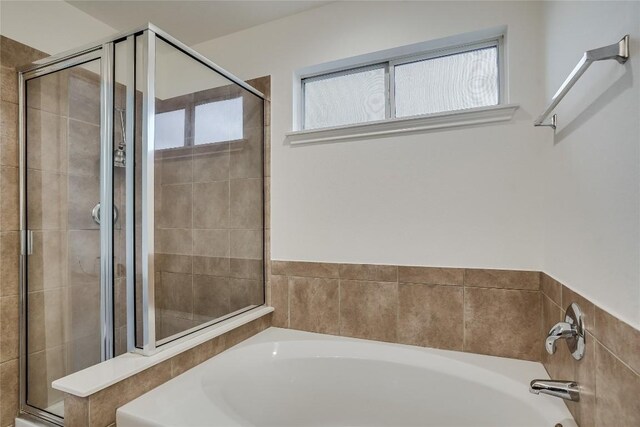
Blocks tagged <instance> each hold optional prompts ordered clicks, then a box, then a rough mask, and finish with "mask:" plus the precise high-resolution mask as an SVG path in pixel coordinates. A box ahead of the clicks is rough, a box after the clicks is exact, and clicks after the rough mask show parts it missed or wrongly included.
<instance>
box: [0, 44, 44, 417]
mask: <svg viewBox="0 0 640 427" xmlns="http://www.w3.org/2000/svg"><path fill="white" fill-rule="evenodd" d="M45 56H47V55H46V54H44V53H43V52H39V51H37V50H35V49H32V48H30V47H28V46H25V45H23V44H21V43H18V42H15V41H14V40H11V39H8V38H6V37H3V36H0V67H1V71H2V74H1V76H0V99H1V102H2V106H1V110H0V114H1V120H0V128H1V142H0V271H1V273H0V426H1V427H6V426H9V425H12V424H13V421H14V417H15V416H16V414H17V413H18V407H19V395H18V386H19V384H18V383H19V362H18V353H19V342H18V326H19V325H18V322H19V315H18V313H19V301H18V289H19V277H18V276H19V254H20V239H19V235H18V230H19V227H20V224H19V203H18V196H19V193H18V189H19V184H18V80H17V72H16V67H18V66H21V65H24V64H27V63H30V62H33V61H35V60H37V59H40V58H43V57H45Z"/></svg>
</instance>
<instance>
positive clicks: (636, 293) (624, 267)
mask: <svg viewBox="0 0 640 427" xmlns="http://www.w3.org/2000/svg"><path fill="white" fill-rule="evenodd" d="M544 34H545V39H544V41H545V43H544V45H545V51H546V73H545V75H546V84H545V92H546V96H547V97H550V96H551V95H552V94H553V93H554V92H555V90H556V89H557V88H558V87H559V85H560V84H561V83H562V81H563V80H564V78H565V77H566V76H567V75H568V74H569V72H570V71H571V69H572V68H573V67H574V66H575V64H576V63H577V62H578V59H579V58H580V55H581V53H582V52H584V51H585V50H589V49H593V48H597V47H600V46H604V45H608V44H611V43H613V42H617V41H618V40H619V39H620V38H621V37H622V36H623V35H624V34H630V35H631V59H630V60H629V61H628V62H627V64H625V65H624V66H621V65H619V64H618V63H616V62H614V61H607V62H601V63H596V64H593V65H592V66H591V68H590V69H589V70H588V71H587V72H586V73H585V74H584V75H583V76H582V78H581V79H580V81H579V82H578V83H577V84H576V86H574V88H573V89H572V90H571V92H570V93H569V94H568V95H567V97H566V98H565V99H564V100H563V101H562V102H561V104H560V106H559V108H558V109H557V113H558V119H559V127H558V129H557V132H556V134H555V137H554V136H553V133H552V131H550V130H546V131H543V132H544V133H545V134H547V138H548V140H547V142H545V144H544V145H545V147H546V150H547V151H546V153H545V157H544V166H545V183H546V184H545V185H546V188H547V191H546V194H547V196H546V199H545V202H544V206H545V209H544V214H545V250H544V253H545V259H544V271H545V272H547V273H548V274H550V275H552V276H554V277H555V278H556V279H558V280H560V281H562V282H563V283H565V284H566V285H567V286H569V287H571V288H573V289H574V290H576V291H578V292H579V293H581V294H583V295H584V296H586V297H588V298H589V299H591V300H592V301H594V302H596V303H597V304H598V305H600V306H602V307H603V308H605V309H607V310H608V311H610V312H611V313H613V314H616V315H617V316H618V317H620V318H622V319H623V320H626V321H627V322H628V323H631V324H632V325H634V326H636V327H640V186H639V185H640V162H639V160H640V150H639V143H640V3H639V2H594V3H591V2H583V3H575V2H552V3H548V4H547V5H546V8H545V32H544ZM552 140H553V141H552Z"/></svg>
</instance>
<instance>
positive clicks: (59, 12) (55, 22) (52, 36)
mask: <svg viewBox="0 0 640 427" xmlns="http://www.w3.org/2000/svg"><path fill="white" fill-rule="evenodd" d="M116 32H117V31H116V30H115V29H113V28H111V27H110V26H108V25H106V24H105V23H103V22H101V21H98V20H97V19H95V18H94V17H92V16H90V15H87V14H86V13H84V12H82V11H80V10H79V9H76V8H75V7H73V6H71V5H70V4H68V3H66V2H64V1H62V0H48V1H27V0H21V1H5V0H3V1H1V2H0V34H2V35H3V36H6V37H9V38H11V39H14V40H16V41H19V42H20V43H24V44H26V45H28V46H31V47H33V48H36V49H38V50H41V51H43V52H46V53H48V54H51V55H55V54H57V53H60V52H64V51H66V50H69V49H74V48H76V47H80V46H82V45H85V44H88V43H91V42H93V41H95V40H98V39H101V38H103V37H108V36H110V35H112V34H115V33H116Z"/></svg>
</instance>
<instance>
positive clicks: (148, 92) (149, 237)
mask: <svg viewBox="0 0 640 427" xmlns="http://www.w3.org/2000/svg"><path fill="white" fill-rule="evenodd" d="M137 37H141V40H142V51H141V52H138V53H139V54H140V55H141V57H142V65H141V67H142V70H140V71H141V72H140V73H139V74H138V75H140V76H142V84H141V86H143V88H142V90H143V96H142V159H141V165H142V174H143V175H142V186H141V187H142V238H141V244H142V245H141V252H142V262H141V269H142V317H143V319H142V320H143V321H142V345H141V346H136V322H135V311H136V310H135V275H136V270H135V265H136V264H135V229H134V226H135V199H134V191H132V190H133V189H134V185H135V175H134V173H135V169H134V167H135V164H134V162H132V161H128V162H126V170H125V182H126V188H127V192H126V193H127V195H126V200H125V206H126V217H125V223H126V256H127V260H126V263H127V269H126V270H127V274H126V292H127V298H126V299H127V350H128V351H130V352H131V351H134V352H138V353H141V354H144V355H151V354H154V353H155V352H157V350H158V347H159V346H160V345H163V344H164V343H166V342H167V340H162V341H160V342H159V343H158V341H157V340H156V330H155V300H154V288H155V286H154V256H155V253H154V190H153V189H154V167H153V165H154V161H155V150H154V135H155V133H154V132H155V77H156V76H155V59H156V40H157V39H158V38H160V39H161V40H162V41H164V42H166V43H168V44H169V45H171V46H173V47H174V48H176V49H178V50H179V51H181V52H182V53H184V54H186V55H187V56H189V57H190V58H192V59H194V60H196V61H198V62H199V63H200V64H202V65H204V66H206V67H207V68H209V69H210V70H212V71H213V72H216V73H218V74H220V75H222V76H224V77H226V78H227V79H228V80H230V81H231V82H233V83H235V84H237V85H238V86H240V87H242V88H243V89H245V90H247V91H249V92H250V93H252V94H254V95H256V96H257V97H259V98H260V99H262V100H263V101H265V100H267V99H266V97H265V95H264V94H262V93H261V92H260V91H258V90H256V89H255V88H254V87H252V86H250V85H249V84H247V83H245V82H244V81H243V80H241V79H240V78H238V77H236V76H234V75H233V74H231V73H229V72H228V71H226V70H224V69H223V68H222V67H220V66H218V65H217V64H215V63H214V62H212V61H211V60H209V59H208V58H206V57H205V56H203V55H201V54H199V53H198V52H196V51H195V50H193V49H191V48H190V47H188V46H187V45H185V44H184V43H182V42H180V41H179V40H177V39H175V38H174V37H172V36H171V35H169V34H168V33H167V32H165V31H163V30H162V29H160V28H158V27H157V26H155V25H153V24H151V23H147V24H146V25H144V26H141V27H138V28H135V29H133V30H130V31H126V32H123V33H119V34H117V35H114V36H111V37H108V38H106V39H103V40H100V41H97V42H94V43H91V44H88V45H85V46H82V47H80V48H77V49H73V50H69V51H66V52H63V53H60V54H58V55H53V56H50V57H48V58H44V59H42V60H39V61H36V62H33V63H32V64H29V65H27V66H24V67H21V68H20V69H19V75H18V84H19V105H20V109H19V118H18V120H19V140H20V236H21V256H20V307H21V312H20V331H21V332H20V402H21V405H20V407H21V412H25V413H27V414H29V415H35V416H37V417H39V418H41V419H43V420H45V421H48V422H51V423H54V424H57V425H61V424H62V423H63V420H62V418H60V417H58V416H56V415H54V414H52V413H50V412H47V411H44V410H42V409H40V408H36V407H33V406H31V405H29V404H28V403H27V395H26V389H27V383H26V368H27V366H26V351H27V348H26V345H27V337H26V326H27V283H26V281H27V274H26V268H27V256H28V255H29V254H30V253H31V251H32V238H33V234H32V232H31V231H30V230H28V229H27V226H28V224H27V206H26V178H27V177H26V174H27V170H26V92H25V90H26V82H27V81H28V80H30V79H33V78H37V77H41V76H43V75H46V74H50V73H53V72H56V71H61V70H63V69H66V68H70V67H74V66H78V65H81V64H85V63H87V62H90V61H94V60H97V59H99V60H100V144H101V148H100V154H101V156H100V207H101V209H100V210H101V221H100V294H101V307H100V320H101V331H100V333H101V360H107V359H110V358H112V357H113V349H114V343H113V335H114V332H113V331H114V328H113V311H114V305H113V283H114V277H113V267H114V265H113V253H114V252H113V164H114V163H113V162H114V158H113V157H114V150H113V148H114V147H113V114H114V88H115V80H114V74H115V69H114V64H115V45H116V43H125V46H126V56H127V61H128V64H127V69H126V77H125V84H126V128H125V136H126V138H125V140H126V152H127V153H134V133H135V128H134V126H135V84H136V69H135V67H136V38H137ZM263 230H264V216H263ZM263 242H264V236H263ZM263 244H264V243H263ZM263 249H264V248H263ZM262 253H263V254H264V250H263V251H262ZM264 277H266V276H263V288H264ZM254 307H255V306H250V307H248V308H247V309H246V310H242V311H240V312H243V311H247V310H249V309H252V308H254ZM240 312H234V313H231V314H230V315H229V316H226V317H231V315H237V314H239V313H240ZM221 320H223V319H215V320H212V321H210V322H207V323H203V324H202V325H200V326H198V327H197V328H193V329H190V330H186V331H184V332H183V333H182V334H181V335H180V336H178V337H172V339H171V341H172V342H179V341H182V340H184V339H188V338H186V336H187V335H190V334H192V333H193V332H194V331H196V330H201V329H204V328H206V327H208V326H210V325H211V324H214V323H218V322H219V321H221Z"/></svg>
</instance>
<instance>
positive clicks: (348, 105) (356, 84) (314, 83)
mask: <svg viewBox="0 0 640 427" xmlns="http://www.w3.org/2000/svg"><path fill="white" fill-rule="evenodd" d="M384 75H385V67H384V65H379V66H376V67H375V68H371V67H367V68H361V69H356V70H350V71H347V72H341V73H333V74H327V75H324V76H321V77H314V78H309V79H305V80H304V128H305V129H317V128H324V127H332V126H340V125H348V124H354V123H363V122H370V121H373V120H383V119H384V118H385V103H386V99H385V93H386V90H385V83H384V81H385V78H384Z"/></svg>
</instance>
